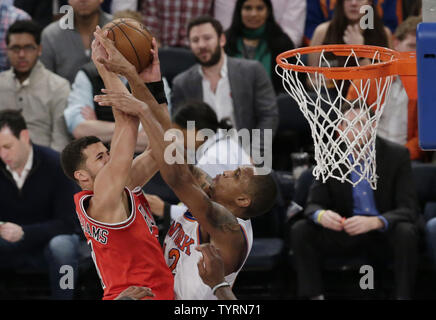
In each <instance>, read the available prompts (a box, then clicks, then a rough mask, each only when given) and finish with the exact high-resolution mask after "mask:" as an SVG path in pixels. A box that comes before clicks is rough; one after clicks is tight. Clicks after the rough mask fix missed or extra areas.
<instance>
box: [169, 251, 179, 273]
mask: <svg viewBox="0 0 436 320" xmlns="http://www.w3.org/2000/svg"><path fill="white" fill-rule="evenodd" d="M168 258H169V259H173V258H174V260H173V262H172V263H171V265H170V267H169V268H170V270H171V272H173V271H174V269H175V268H176V266H177V262H179V259H180V250H179V249H175V248H173V249H171V250H170V252H168Z"/></svg>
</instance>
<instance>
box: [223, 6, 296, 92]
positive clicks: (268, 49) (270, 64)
mask: <svg viewBox="0 0 436 320" xmlns="http://www.w3.org/2000/svg"><path fill="white" fill-rule="evenodd" d="M226 39H227V41H226V46H225V47H224V49H225V51H226V53H227V54H228V55H229V56H231V57H238V58H245V59H254V60H257V61H259V62H260V63H261V64H262V65H263V67H264V68H265V70H266V72H267V73H268V75H269V77H270V78H271V81H272V83H273V86H274V90H275V92H276V93H277V94H278V93H281V92H285V89H284V87H283V84H282V78H281V77H280V76H279V75H278V74H277V73H276V72H275V66H276V61H275V58H276V57H277V55H279V54H280V53H282V52H285V51H287V50H292V49H294V43H293V42H292V40H291V39H290V38H289V36H288V35H287V34H286V33H284V32H283V30H282V28H281V27H280V26H279V25H278V24H277V22H276V21H275V18H274V11H273V7H272V3H271V0H238V1H237V2H236V6H235V10H234V12H233V20H232V24H231V26H230V28H229V29H228V30H227V31H226Z"/></svg>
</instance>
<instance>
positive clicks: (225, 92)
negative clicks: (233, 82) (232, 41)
mask: <svg viewBox="0 0 436 320" xmlns="http://www.w3.org/2000/svg"><path fill="white" fill-rule="evenodd" d="M199 72H200V75H201V77H202V79H203V80H202V86H203V101H204V102H205V103H207V104H208V105H210V106H211V108H212V109H213V110H214V111H215V113H216V116H217V118H218V121H221V120H223V119H229V120H230V121H231V123H232V126H233V127H235V124H236V122H235V113H234V109H233V99H232V93H231V91H230V81H229V77H228V70H227V56H226V55H224V63H223V66H222V68H221V71H220V75H221V79H220V80H219V81H218V84H217V87H216V91H215V92H213V91H212V89H211V87H210V81H209V80H207V79H206V77H205V76H204V73H203V70H202V67H201V66H199Z"/></svg>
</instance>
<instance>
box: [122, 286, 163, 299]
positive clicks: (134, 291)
mask: <svg viewBox="0 0 436 320" xmlns="http://www.w3.org/2000/svg"><path fill="white" fill-rule="evenodd" d="M153 297H154V293H153V291H152V290H151V289H150V288H147V287H135V286H131V287H128V288H127V289H126V290H124V291H123V292H121V293H120V294H119V295H118V297H116V298H115V300H122V299H123V298H130V299H133V300H140V299H144V298H148V299H151V298H153Z"/></svg>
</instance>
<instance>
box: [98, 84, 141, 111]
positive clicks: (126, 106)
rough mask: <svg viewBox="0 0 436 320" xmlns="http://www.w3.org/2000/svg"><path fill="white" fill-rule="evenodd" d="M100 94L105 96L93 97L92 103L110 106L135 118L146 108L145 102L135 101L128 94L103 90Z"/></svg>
mask: <svg viewBox="0 0 436 320" xmlns="http://www.w3.org/2000/svg"><path fill="white" fill-rule="evenodd" d="M102 92H103V93H105V94H104V95H97V96H95V97H94V101H96V102H97V103H98V104H99V105H100V106H106V107H110V106H112V107H113V108H115V109H117V110H119V111H122V112H124V113H126V114H129V115H131V116H136V117H138V116H139V115H140V114H141V112H143V111H144V110H145V109H147V108H148V106H147V104H146V103H145V102H142V101H141V100H138V99H136V98H135V97H134V96H133V95H132V94H130V93H120V92H115V91H112V90H107V89H103V90H102Z"/></svg>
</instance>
